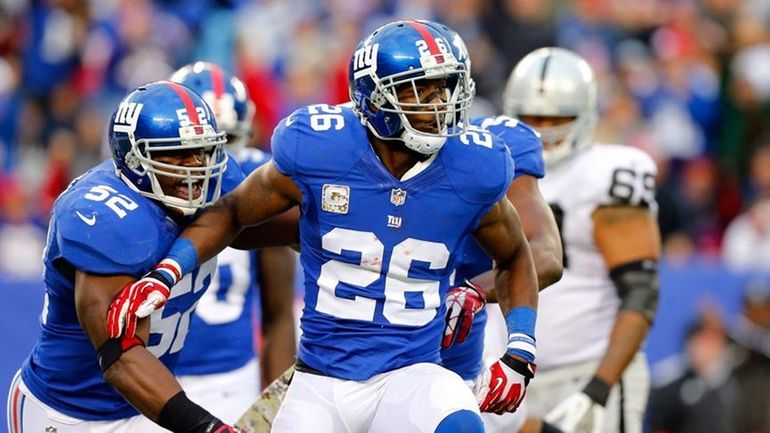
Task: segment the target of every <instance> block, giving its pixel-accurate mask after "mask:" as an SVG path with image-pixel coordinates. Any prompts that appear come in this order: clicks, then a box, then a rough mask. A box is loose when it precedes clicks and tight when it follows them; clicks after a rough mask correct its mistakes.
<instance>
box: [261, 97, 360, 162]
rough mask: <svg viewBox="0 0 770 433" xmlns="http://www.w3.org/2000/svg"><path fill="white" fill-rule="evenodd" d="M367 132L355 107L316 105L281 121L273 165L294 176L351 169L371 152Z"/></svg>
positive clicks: (274, 142) (276, 135)
mask: <svg viewBox="0 0 770 433" xmlns="http://www.w3.org/2000/svg"><path fill="white" fill-rule="evenodd" d="M367 143H368V138H367V136H366V129H365V127H364V126H363V125H362V124H361V121H360V119H359V118H358V116H357V115H356V113H355V112H354V111H353V109H352V108H350V107H348V106H342V105H327V104H315V105H310V106H307V107H303V108H300V109H298V110H297V111H295V112H294V113H292V114H290V115H289V116H288V117H287V118H285V119H283V120H281V121H280V122H279V123H278V126H277V127H276V128H275V131H273V138H272V143H271V145H272V151H273V162H274V164H275V166H276V167H277V168H278V170H279V171H280V172H281V173H283V174H285V175H287V176H290V177H296V176H304V175H313V176H327V175H334V174H339V173H344V172H347V171H348V170H350V168H352V167H353V166H354V165H355V164H356V163H357V162H358V160H359V158H360V157H361V155H363V154H364V152H365V151H366V150H367V149H368V145H367Z"/></svg>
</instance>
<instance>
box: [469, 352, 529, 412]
mask: <svg viewBox="0 0 770 433" xmlns="http://www.w3.org/2000/svg"><path fill="white" fill-rule="evenodd" d="M534 376H535V364H533V363H531V362H526V361H522V360H520V359H517V358H514V357H513V356H511V355H510V354H507V353H506V354H505V355H503V357H502V358H500V359H499V360H498V361H497V362H495V363H494V364H492V365H491V366H490V367H489V369H488V370H487V371H486V372H484V375H483V376H482V377H481V381H480V382H479V383H478V385H477V386H476V390H475V394H476V401H477V402H478V403H479V409H480V410H481V411H482V412H494V413H496V414H498V415H500V414H503V413H505V412H515V411H516V409H517V408H518V407H519V405H520V404H521V402H522V401H524V395H525V394H526V392H527V385H529V381H530V379H532V378H533V377H534Z"/></svg>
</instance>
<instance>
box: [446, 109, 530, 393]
mask: <svg viewBox="0 0 770 433" xmlns="http://www.w3.org/2000/svg"><path fill="white" fill-rule="evenodd" d="M471 125H475V126H478V127H480V128H482V129H485V130H487V131H489V132H490V133H492V134H494V135H495V136H497V137H499V138H500V139H501V140H503V141H504V142H505V144H506V146H508V149H510V151H511V155H513V159H514V160H515V161H516V171H515V173H514V175H513V178H514V179H516V178H517V177H519V176H522V175H528V176H532V177H534V178H537V179H540V178H542V177H543V176H544V175H545V164H544V162H543V143H542V141H541V140H540V136H539V135H538V134H537V132H535V130H534V129H532V128H530V127H529V126H528V125H526V124H524V123H522V122H519V121H518V120H516V119H512V118H510V117H506V116H497V117H480V118H476V119H473V120H471ZM492 265H493V263H492V259H490V258H489V256H487V254H486V253H485V252H484V250H482V249H481V247H479V245H478V244H477V243H476V241H475V240H473V239H469V240H468V241H467V242H466V243H465V245H463V247H462V251H461V252H460V253H459V258H458V259H457V273H456V274H455V283H456V284H459V283H462V281H463V280H464V279H466V278H467V279H469V280H470V279H473V278H474V277H476V276H478V275H480V274H483V273H484V272H487V271H489V270H491V269H492ZM486 322H487V312H486V310H481V311H480V312H479V313H478V314H476V315H475V316H474V319H473V326H472V327H471V334H470V335H469V336H468V338H467V339H466V340H465V341H464V342H463V343H462V344H457V343H455V344H454V345H453V346H452V347H450V348H449V349H442V350H441V363H442V365H443V366H444V367H446V368H448V369H450V370H452V371H454V372H455V373H457V374H458V375H460V377H462V378H463V379H465V380H473V379H474V378H475V377H476V376H477V375H478V374H479V372H480V371H481V367H482V365H481V364H482V363H481V356H482V352H483V350H484V326H485V325H486Z"/></svg>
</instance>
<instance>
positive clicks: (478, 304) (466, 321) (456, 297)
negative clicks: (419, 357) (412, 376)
mask: <svg viewBox="0 0 770 433" xmlns="http://www.w3.org/2000/svg"><path fill="white" fill-rule="evenodd" d="M486 303H487V297H486V293H485V292H484V289H482V288H481V287H480V286H478V285H476V284H474V283H472V282H471V281H469V280H465V281H463V283H462V284H460V285H459V286H456V287H452V288H451V289H449V293H447V296H446V299H445V300H444V304H445V305H446V316H445V318H444V322H445V325H444V338H442V339H441V347H443V348H444V349H446V348H448V347H450V346H452V344H454V343H455V342H457V344H461V343H463V342H464V341H465V339H466V338H468V334H470V332H471V325H473V316H475V315H476V313H478V312H479V311H481V309H482V308H484V305H486Z"/></svg>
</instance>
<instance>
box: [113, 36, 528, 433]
mask: <svg viewBox="0 0 770 433" xmlns="http://www.w3.org/2000/svg"><path fill="white" fill-rule="evenodd" d="M349 78H350V91H351V99H352V101H353V103H354V104H353V106H329V105H325V104H318V105H311V106H308V107H305V108H302V109H300V110H297V111H295V112H294V113H293V114H291V115H290V116H289V117H288V118H286V119H285V120H283V121H282V122H281V123H280V124H279V126H278V127H277V128H276V130H275V132H274V134H273V143H272V145H273V155H274V156H273V160H272V161H271V162H269V163H267V164H265V165H264V166H263V167H261V168H260V169H258V170H257V171H255V172H254V173H252V174H251V175H250V176H249V177H248V178H247V179H246V181H245V182H244V183H243V184H241V185H240V186H239V187H238V188H237V189H236V190H235V191H233V192H232V193H231V194H229V195H227V196H226V197H224V198H223V199H221V200H219V201H218V202H217V204H215V205H214V206H212V207H210V208H208V209H207V210H206V211H204V212H202V213H201V214H200V216H199V217H198V218H197V219H196V221H195V222H193V223H192V224H191V225H190V226H189V227H188V228H187V229H186V230H185V231H184V232H183V233H182V234H181V236H180V237H179V238H178V240H177V241H176V242H175V243H174V246H173V247H172V250H171V253H170V254H169V255H168V256H167V257H166V259H164V260H165V263H173V264H174V267H175V268H176V269H179V270H180V272H179V274H178V275H176V274H174V273H164V274H163V275H160V274H159V273H155V274H153V275H149V276H148V277H146V278H143V279H141V280H140V281H138V282H136V283H134V284H129V285H127V286H126V287H125V288H124V290H123V291H122V292H121V294H120V295H119V298H120V299H127V302H126V303H125V304H122V303H120V302H118V303H114V304H113V307H114V308H111V312H112V314H111V315H110V318H109V320H108V321H109V323H110V325H112V326H111V327H110V328H111V330H112V331H113V335H124V336H125V337H126V338H131V336H132V335H133V330H134V328H135V322H136V320H137V318H138V317H142V316H144V315H145V314H147V313H148V312H149V311H152V309H153V308H154V307H155V306H156V305H162V304H163V302H165V299H164V295H165V294H166V293H168V287H170V286H171V285H173V284H174V283H175V282H176V280H177V278H178V277H179V275H186V274H187V273H188V272H189V270H190V269H192V268H194V267H195V266H196V265H197V263H198V262H201V261H205V260H207V259H208V258H210V257H213V256H214V255H215V254H216V253H217V252H219V251H221V250H222V249H223V248H224V247H225V246H226V245H228V244H229V243H230V242H231V241H232V240H233V239H234V238H235V236H236V235H237V234H238V232H239V231H240V230H241V228H242V227H244V226H249V225H251V224H255V223H258V222H261V221H264V220H265V219H267V218H269V217H271V216H273V215H276V214H278V213H280V212H283V211H285V210H286V209H288V208H290V207H292V206H295V205H297V204H299V205H300V206H301V218H300V245H301V253H300V260H301V263H302V265H303V269H304V272H305V291H306V293H305V308H304V311H303V316H302V322H301V325H302V338H301V340H300V348H299V353H298V361H297V371H296V373H295V375H294V377H293V379H292V382H291V385H290V387H289V391H288V393H287V395H286V399H285V401H284V403H283V405H282V406H281V409H280V411H279V413H278V415H277V417H276V419H275V422H274V424H273V428H272V431H273V432H278V433H281V432H364V431H367V432H374V433H377V432H393V431H399V432H438V433H443V432H482V431H483V425H482V423H481V419H480V416H479V409H481V410H483V411H492V412H500V413H502V412H505V411H513V410H515V409H516V407H517V406H518V405H519V403H520V402H521V400H522V399H523V397H524V393H525V388H526V386H527V384H528V383H529V380H530V379H531V378H532V377H533V376H534V364H533V363H534V360H535V341H534V338H533V337H532V335H533V334H532V333H533V331H534V325H535V317H536V312H535V311H536V306H537V292H538V290H537V289H538V288H537V277H536V274H535V270H534V266H533V263H532V256H531V253H530V251H529V246H528V244H527V242H526V239H525V236H524V233H523V230H522V228H521V225H520V223H519V220H518V215H517V213H516V210H515V209H514V208H513V206H512V205H511V204H510V202H509V201H508V200H507V199H506V198H505V194H506V192H507V190H508V186H509V184H510V182H511V179H512V177H513V172H514V165H513V161H512V159H511V158H510V151H509V150H508V148H507V147H506V146H505V144H504V143H502V142H501V141H500V140H499V138H497V137H495V136H494V135H493V134H491V133H489V132H487V131H484V130H482V129H479V128H474V127H470V126H465V127H451V126H449V125H451V124H458V125H460V124H462V122H459V121H461V120H462V119H463V117H464V114H465V112H466V111H467V108H468V106H469V105H470V103H471V102H472V99H473V93H472V89H471V88H470V86H469V75H468V71H467V69H466V66H465V64H464V63H462V62H460V61H458V60H457V59H456V58H455V56H454V55H453V53H452V51H451V49H450V48H449V41H447V40H446V38H445V37H443V36H442V33H441V32H440V31H439V30H438V29H437V28H436V26H435V25H433V24H432V23H422V22H418V21H398V22H394V23H390V24H387V25H385V26H383V27H381V28H379V29H377V30H376V31H374V32H373V33H372V34H371V35H370V36H368V37H367V38H366V39H364V40H363V41H362V42H361V43H360V44H359V46H358V47H357V49H356V51H355V52H354V54H353V56H352V59H351V63H350V71H349ZM471 236H472V237H474V238H475V239H476V240H477V241H478V242H479V244H480V245H481V246H483V248H484V249H485V250H486V251H487V252H488V253H489V255H490V256H491V257H492V258H493V259H494V260H495V261H496V263H497V272H498V273H497V281H498V291H497V296H498V301H499V302H500V304H501V308H502V310H503V312H504V313H505V315H506V319H507V324H508V331H509V332H508V334H509V335H508V338H507V340H508V347H509V350H508V351H507V352H506V353H505V354H504V355H503V356H502V357H501V358H500V359H499V360H498V361H497V362H496V363H494V364H492V365H491V366H490V374H489V375H487V376H486V381H484V382H482V383H480V384H479V386H478V387H477V389H476V395H475V398H474V394H473V393H472V392H471V391H470V389H469V388H468V387H467V386H466V385H465V384H464V383H463V381H462V380H461V378H460V377H459V376H457V375H456V374H454V373H452V372H450V371H449V370H446V369H444V368H443V367H441V366H439V365H438V363H439V362H440V358H439V342H440V339H441V335H442V331H443V327H444V324H443V322H444V321H443V312H444V307H443V302H442V300H443V297H444V295H445V294H446V292H447V291H448V289H449V279H450V277H451V274H452V272H453V270H454V264H455V261H456V259H457V251H458V250H459V248H460V246H461V245H462V244H463V243H464V242H465V241H466V240H467V239H469V238H470V237H471ZM187 404H190V403H187Z"/></svg>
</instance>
